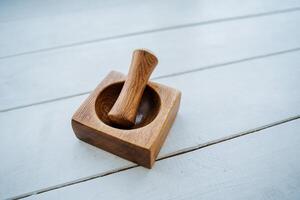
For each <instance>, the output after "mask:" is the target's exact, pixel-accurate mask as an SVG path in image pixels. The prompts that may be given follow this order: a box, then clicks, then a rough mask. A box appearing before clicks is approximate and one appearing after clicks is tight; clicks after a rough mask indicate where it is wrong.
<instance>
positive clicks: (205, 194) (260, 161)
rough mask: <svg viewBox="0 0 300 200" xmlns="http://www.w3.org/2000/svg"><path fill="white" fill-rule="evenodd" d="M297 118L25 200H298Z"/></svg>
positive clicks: (299, 175)
mask: <svg viewBox="0 0 300 200" xmlns="http://www.w3.org/2000/svg"><path fill="white" fill-rule="evenodd" d="M299 129H300V120H297V121H293V122H290V123H286V124H282V125H280V126H275V127H272V128H269V129H266V130H263V131H260V132H258V133H253V134H251V135H248V136H244V137H240V138H236V139H233V140H230V141H226V142H223V143H219V144H216V145H213V146H209V147H206V148H204V149H200V150H197V151H193V152H190V153H186V154H183V155H180V156H176V157H172V158H168V159H166V160H162V161H159V162H158V163H157V165H156V166H155V167H154V169H153V170H147V169H144V168H142V167H138V168H134V169H130V170H127V171H124V172H120V173H115V174H112V175H109V176H106V177H102V178H97V179H94V180H91V181H87V182H83V183H79V184H76V185H72V186H68V187H64V188H61V189H58V190H53V191H50V192H46V193H42V194H39V195H33V196H31V198H27V199H75V198H76V199H120V198H121V199H124V200H126V199H130V200H131V199H174V200H175V199H177V200H179V199H261V200H263V199H273V200H275V199H298V198H299V196H300V178H299V177H300V160H299V157H300V151H299V145H300V134H299Z"/></svg>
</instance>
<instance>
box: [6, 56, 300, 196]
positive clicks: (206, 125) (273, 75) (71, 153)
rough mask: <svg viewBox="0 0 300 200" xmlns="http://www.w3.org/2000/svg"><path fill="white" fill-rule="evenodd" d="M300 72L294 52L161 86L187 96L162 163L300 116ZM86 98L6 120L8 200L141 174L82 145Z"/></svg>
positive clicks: (172, 79) (33, 109)
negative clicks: (78, 134) (113, 174)
mask: <svg viewBox="0 0 300 200" xmlns="http://www.w3.org/2000/svg"><path fill="white" fill-rule="evenodd" d="M299 65H300V52H291V53H286V54H283V55H277V56H271V57H267V58H261V59H256V60H252V61H247V62H242V63H236V64H231V65H227V66H223V67H219V68H214V69H208V70H203V71H198V72H193V73H187V74H183V75H179V76H174V77H168V78H162V79H158V80H156V81H157V82H160V83H163V84H166V85H169V86H172V87H175V88H178V89H179V90H181V91H182V94H183V96H182V102H181V108H180V110H179V113H178V116H177V119H176V121H175V124H174V125H173V127H172V129H171V132H170V134H169V136H168V138H167V140H166V143H165V145H164V146H163V148H162V151H161V152H160V154H159V157H160V158H161V157H164V156H168V155H171V154H174V153H177V152H180V151H182V150H186V149H191V148H195V147H198V146H201V145H205V144H207V143H209V142H214V141H216V140H219V139H222V138H227V137H228V136H230V135H233V134H237V133H241V132H245V131H249V130H252V129H254V128H257V127H260V126H264V125H267V124H272V123H274V122H277V121H280V120H283V119H287V118H290V117H294V116H297V115H299V113H300V110H299V109H300V107H299V106H298V105H299V104H300V91H299V81H300V80H299V76H300V68H299ZM100 78H101V77H100ZM192 86H197V87H192ZM85 98H86V96H78V97H74V98H70V99H65V100H61V101H56V102H51V103H46V104H42V105H36V106H33V107H28V108H24V109H19V110H14V111H10V112H5V113H1V114H0V123H1V126H0V133H1V140H0V157H1V159H2V160H5V162H3V163H2V164H1V165H0V173H1V174H0V177H1V179H0V180H1V183H0V185H1V186H2V187H1V188H0V190H1V191H0V194H1V195H0V196H1V197H12V196H17V195H21V194H24V193H28V192H32V191H36V190H40V189H45V188H49V187H50V188H51V187H52V186H58V185H59V184H65V183H70V182H72V181H74V180H76V181H78V180H80V179H85V178H88V177H91V176H94V175H95V174H101V173H106V172H109V171H111V170H116V169H120V168H123V167H128V166H133V164H132V163H130V162H127V161H125V160H123V159H121V158H118V157H116V156H113V155H112V154H109V153H106V152H104V151H102V150H99V149H96V148H94V147H92V146H89V145H87V144H85V143H82V142H79V141H78V140H77V139H76V138H75V136H74V134H73V131H72V130H71V126H70V119H71V116H72V114H73V112H74V111H75V110H76V109H77V107H78V106H79V104H80V103H81V102H82V101H83V100H84V99H85ZM195 127H198V128H197V129H196V128H195ZM8 155H9V156H8ZM154 167H155V166H154Z"/></svg>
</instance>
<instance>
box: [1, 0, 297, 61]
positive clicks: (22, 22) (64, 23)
mask: <svg viewBox="0 0 300 200" xmlns="http://www.w3.org/2000/svg"><path fill="white" fill-rule="evenodd" d="M296 6H300V3H299V2H298V1H294V0H286V1H279V0H276V1H275V2H274V0H263V1H259V0H255V1H251V0H245V1H243V3H242V4H241V3H239V1H238V0H226V1H225V2H221V3H214V2H212V1H210V0H188V1H185V2H184V5H183V3H182V1H180V0H175V1H171V0H167V1H151V0H147V1H143V2H141V1H138V0H133V1H130V2H126V3H125V2H123V1H121V0H118V1H114V2H103V1H95V0H91V1H76V3H74V2H73V1H70V0H63V1H60V3H59V4H53V2H51V1H43V2H39V3H37V2H36V1H34V0H30V1H26V3H25V2H22V1H18V2H15V1H13V2H12V1H0V36H1V37H0V41H1V43H0V44H1V48H0V57H2V56H9V55H16V54H20V53H24V52H30V51H36V50H40V49H47V48H53V47H57V46H68V45H70V44H74V43H75V44H76V43H84V42H87V41H94V40H101V39H109V38H112V39H113V38H114V37H118V36H123V37H124V36H126V35H129V36H130V35H131V34H136V33H139V32H141V33H142V32H145V31H152V30H153V29H162V28H165V27H170V26H178V25H184V24H189V23H195V22H196V23H205V22H207V21H212V20H222V19H223V18H232V17H238V16H243V15H252V14H257V13H262V12H272V11H276V10H280V9H289V8H293V7H296ZM179 8H180V12H178V9H179ZM132 10H134V12H130V11H132ZM166 10H168V12H166ZM159 16H164V19H163V20H161V18H160V17H159ZM98 19H101V20H98ZM132 22H134V23H132ZM12 38H18V39H17V40H15V39H12ZM98 55H99V54H98Z"/></svg>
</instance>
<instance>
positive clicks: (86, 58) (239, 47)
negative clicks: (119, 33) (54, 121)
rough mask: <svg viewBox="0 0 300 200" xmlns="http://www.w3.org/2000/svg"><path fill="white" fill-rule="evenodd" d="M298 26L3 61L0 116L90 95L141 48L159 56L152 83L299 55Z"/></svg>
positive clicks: (167, 37)
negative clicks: (233, 64)
mask: <svg viewBox="0 0 300 200" xmlns="http://www.w3.org/2000/svg"><path fill="white" fill-rule="evenodd" d="M299 24H300V12H290V13H284V14H278V15H272V16H263V17H259V18H255V19H253V18H251V19H244V20H236V21H229V22H224V23H217V24H207V25H205V26H196V27H190V28H185V29H177V30H170V31H164V32H159V33H152V34H145V35H140V36H135V37H131V38H123V39H119V40H113V41H106V42H101V43H92V44H89V45H83V46H78V47H73V48H70V49H60V50H57V51H51V52H44V53H39V54H32V55H26V56H19V57H15V58H10V59H4V60H3V59H2V60H0V66H1V67H0V80H1V84H0V90H1V93H2V95H1V96H0V110H2V111H3V110H5V109H10V108H15V107H18V106H21V107H22V106H24V105H25V106H26V105H30V104H32V103H39V102H43V101H48V100H51V99H57V98H58V99H59V98H62V97H66V96H73V95H77V94H79V93H85V92H87V91H90V90H92V89H93V88H94V87H95V86H96V85H97V84H98V83H99V82H100V81H101V78H102V77H104V76H105V75H106V74H107V73H108V72H109V71H110V70H111V69H114V70H117V71H121V72H123V73H126V72H127V66H128V65H129V63H130V56H131V52H132V50H134V49H135V48H139V47H147V48H149V49H151V50H153V51H154V52H156V54H157V55H160V64H159V66H158V68H157V70H156V71H155V72H154V74H153V77H154V78H155V77H158V76H164V75H170V74H172V73H180V72H183V71H187V70H195V69H200V68H205V67H208V66H212V65H219V64H224V63H226V62H234V61H237V60H241V59H242V60H243V59H249V58H250V59H251V58H253V57H255V56H266V55H269V54H272V53H275V54H276V53H278V52H280V51H286V50H295V48H299V47H300V37H299V35H300V29H299V28H298V25H299ZM170 49H172V51H170ZM190 50H192V51H190Z"/></svg>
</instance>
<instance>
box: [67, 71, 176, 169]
mask: <svg viewBox="0 0 300 200" xmlns="http://www.w3.org/2000/svg"><path fill="white" fill-rule="evenodd" d="M125 79H126V76H124V75H123V74H121V73H119V72H115V71H112V72H110V73H109V74H108V75H107V76H106V78H105V79H104V80H103V81H102V82H101V83H100V84H99V85H98V86H97V88H96V89H95V90H94V91H93V92H92V93H91V94H90V96H89V97H88V98H87V99H86V100H85V101H84V102H83V103H82V105H81V106H80V107H79V109H78V110H77V111H76V112H75V114H74V115H73V117H72V128H73V130H74V132H75V134H76V136H77V137H78V138H79V139H80V140H83V141H85V142H87V143H89V144H91V145H93V146H96V147H99V148H101V149H103V150H106V151H108V152H111V153H113V154H115V155H118V156H120V157H122V158H125V159H127V160H130V161H132V162H135V163H137V164H139V165H142V166H144V167H147V168H151V167H152V166H153V164H154V162H155V159H156V157H157V155H158V153H159V150H160V148H161V146H162V144H163V142H164V141H165V139H166V136H167V134H168V132H169V130H170V128H171V126H172V124H173V122H174V119H175V117H176V114H177V111H178V108H179V104H180V98H181V92H180V91H178V90H176V89H173V88H170V87H167V86H164V85H161V84H158V83H153V82H149V83H148V86H150V87H151V88H152V89H154V90H155V91H156V92H157V94H158V95H159V97H160V102H161V105H160V110H159V112H158V114H157V116H156V118H155V119H154V120H153V121H152V122H150V123H149V124H147V125H146V126H143V127H140V128H137V129H130V130H124V129H118V128H114V127H111V126H109V125H106V124H105V123H104V122H102V121H101V120H100V119H99V118H98V116H97V114H96V110H95V103H96V99H97V97H98V95H99V94H100V93H101V91H102V90H103V89H105V88H106V87H107V86H109V85H111V84H113V83H118V82H122V81H125Z"/></svg>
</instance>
